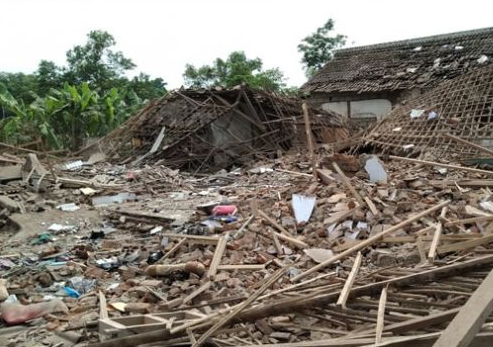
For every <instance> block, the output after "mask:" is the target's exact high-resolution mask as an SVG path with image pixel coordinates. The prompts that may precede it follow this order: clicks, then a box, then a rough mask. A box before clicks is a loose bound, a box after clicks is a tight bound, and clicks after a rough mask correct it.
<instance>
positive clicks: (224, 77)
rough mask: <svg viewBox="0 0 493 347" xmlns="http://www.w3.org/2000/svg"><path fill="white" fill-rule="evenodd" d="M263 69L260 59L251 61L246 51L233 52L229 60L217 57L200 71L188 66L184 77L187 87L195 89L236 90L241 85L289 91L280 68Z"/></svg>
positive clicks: (199, 68) (200, 68)
mask: <svg viewBox="0 0 493 347" xmlns="http://www.w3.org/2000/svg"><path fill="white" fill-rule="evenodd" d="M262 67H263V63H262V60H261V59H260V58H255V59H248V58H247V56H246V55H245V53H244V52H232V53H231V54H230V55H229V56H228V58H227V59H226V60H223V59H221V58H217V59H216V60H215V61H214V62H213V63H212V65H204V66H201V67H198V68H197V67H195V66H193V65H190V64H187V65H186V68H185V73H184V74H183V77H184V79H185V84H186V85H187V86H190V87H193V88H201V87H203V88H208V87H213V86H223V87H234V86H236V85H239V84H242V83H245V84H248V85H249V86H250V87H252V88H256V89H268V90H273V91H281V90H283V89H284V88H286V83H285V82H284V80H285V78H284V75H283V73H282V72H281V71H280V70H279V69H278V68H274V69H267V70H263V68H262Z"/></svg>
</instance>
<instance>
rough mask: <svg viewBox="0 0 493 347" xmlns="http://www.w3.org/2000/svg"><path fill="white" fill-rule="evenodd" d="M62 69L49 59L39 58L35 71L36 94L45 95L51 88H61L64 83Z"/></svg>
mask: <svg viewBox="0 0 493 347" xmlns="http://www.w3.org/2000/svg"><path fill="white" fill-rule="evenodd" d="M63 73H64V71H63V69H62V68H61V67H59V66H57V65H56V64H55V63H54V62H52V61H49V60H41V61H40V62H39V65H38V70H37V71H36V73H35V76H36V81H37V84H38V85H37V88H36V91H35V92H36V94H38V95H46V94H47V93H48V92H49V90H50V89H52V88H61V87H62V86H63V83H64V76H63Z"/></svg>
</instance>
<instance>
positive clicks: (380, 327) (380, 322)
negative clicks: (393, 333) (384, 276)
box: [375, 286, 388, 344]
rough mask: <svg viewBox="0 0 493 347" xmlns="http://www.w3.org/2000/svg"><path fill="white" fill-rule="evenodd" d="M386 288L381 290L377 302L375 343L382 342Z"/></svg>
mask: <svg viewBox="0 0 493 347" xmlns="http://www.w3.org/2000/svg"><path fill="white" fill-rule="evenodd" d="M387 288H388V286H387V287H384V288H382V293H381V294H380V301H379V302H378V312H377V327H376V332H375V343H376V344H378V343H380V342H382V333H383V326H384V324H385V320H384V319H385V306H386V305H387Z"/></svg>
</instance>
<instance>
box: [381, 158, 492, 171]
mask: <svg viewBox="0 0 493 347" xmlns="http://www.w3.org/2000/svg"><path fill="white" fill-rule="evenodd" d="M389 158H390V159H394V160H401V161H407V162H410V163H416V164H423V165H430V166H438V167H445V168H448V169H454V170H462V171H468V172H475V173H480V174H485V175H493V171H489V170H481V169H474V168H472V167H465V166H459V165H451V164H442V163H437V162H434V161H427V160H419V159H411V158H404V157H398V156H395V155H389Z"/></svg>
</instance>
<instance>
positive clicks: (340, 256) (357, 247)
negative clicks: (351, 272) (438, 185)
mask: <svg viewBox="0 0 493 347" xmlns="http://www.w3.org/2000/svg"><path fill="white" fill-rule="evenodd" d="M449 203H450V201H448V200H447V201H443V202H441V203H439V204H437V205H435V206H433V207H430V208H429V209H427V210H425V211H423V212H420V213H418V214H416V215H414V216H413V217H410V218H408V219H406V220H404V221H402V222H400V223H398V224H396V225H394V226H392V227H390V228H387V229H386V230H383V231H382V232H380V233H379V234H377V235H374V236H372V237H369V238H368V239H366V240H364V241H362V242H360V243H358V244H356V245H355V246H353V247H351V248H349V249H348V250H346V251H344V252H342V253H339V254H337V255H335V256H333V257H332V258H330V259H327V260H326V261H324V262H322V263H320V264H317V265H315V266H314V267H312V268H311V269H309V270H307V271H305V272H302V273H300V274H299V275H298V276H295V277H293V278H292V279H291V281H293V282H295V281H299V280H300V279H302V278H304V277H306V276H308V275H310V274H312V273H313V272H315V271H318V270H321V269H323V268H325V267H327V266H329V265H331V264H333V263H334V262H336V261H338V260H340V259H343V258H345V257H347V256H348V255H351V254H353V253H354V252H357V251H359V250H361V249H363V248H365V247H367V246H369V245H371V244H373V243H375V242H377V241H380V240H381V239H382V238H383V237H384V236H386V235H388V234H390V233H393V232H395V231H397V230H399V229H401V228H403V227H405V226H407V225H409V224H411V223H413V222H415V221H418V220H420V219H421V218H423V217H425V216H427V215H429V214H430V213H432V212H435V211H437V210H439V209H441V208H442V207H445V206H447V205H448V204H449Z"/></svg>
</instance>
